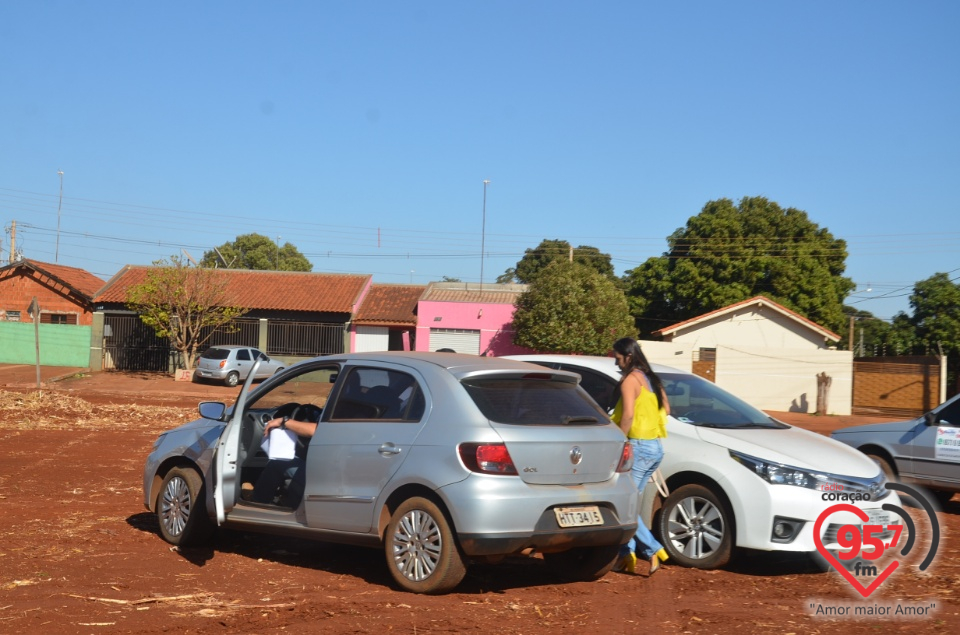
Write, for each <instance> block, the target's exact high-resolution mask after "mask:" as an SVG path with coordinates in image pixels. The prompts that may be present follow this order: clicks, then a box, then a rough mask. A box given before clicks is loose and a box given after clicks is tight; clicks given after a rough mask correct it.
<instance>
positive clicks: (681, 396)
mask: <svg viewBox="0 0 960 635" xmlns="http://www.w3.org/2000/svg"><path fill="white" fill-rule="evenodd" d="M658 376H659V377H660V380H661V381H662V382H663V388H664V391H666V393H667V401H669V402H670V414H671V415H672V416H673V417H674V418H675V419H676V420H677V421H680V422H681V423H691V424H694V425H700V426H707V427H714V428H787V427H789V426H786V425H785V424H782V423H779V422H777V421H775V420H774V419H772V418H771V417H770V416H769V415H767V414H765V413H764V412H762V411H760V410H758V409H756V408H754V407H753V406H751V405H750V404H748V403H746V402H745V401H743V400H741V399H740V398H738V397H735V396H734V395H732V394H730V393H728V392H727V391H725V390H724V389H722V388H720V387H719V386H717V385H716V384H714V383H713V382H710V381H707V380H705V379H703V378H701V377H697V376H696V375H680V374H674V373H660V374H659V375H658Z"/></svg>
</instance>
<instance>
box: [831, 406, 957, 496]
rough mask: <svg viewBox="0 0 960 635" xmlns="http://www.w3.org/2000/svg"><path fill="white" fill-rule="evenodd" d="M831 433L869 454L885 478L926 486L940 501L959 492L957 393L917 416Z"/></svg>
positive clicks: (837, 438)
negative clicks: (884, 473)
mask: <svg viewBox="0 0 960 635" xmlns="http://www.w3.org/2000/svg"><path fill="white" fill-rule="evenodd" d="M830 436H832V437H833V438H834V439H836V440H837V441H840V442H842V443H846V444H847V445H849V446H851V447H854V448H857V449H858V450H860V451H861V452H863V453H865V454H866V455H868V456H869V457H870V458H871V459H873V460H874V461H876V462H877V463H878V464H879V465H880V467H881V468H882V469H883V471H884V472H886V473H887V476H888V478H891V479H896V480H900V481H903V482H904V483H914V484H917V485H922V486H924V487H926V488H927V489H928V490H929V491H931V492H932V493H933V495H934V496H935V497H936V498H937V499H938V500H939V501H940V503H941V504H945V503H946V502H947V501H949V500H950V499H951V498H953V495H954V494H956V493H957V492H960V395H957V396H955V397H953V398H952V399H949V400H947V401H945V402H944V403H942V404H940V405H939V406H937V407H936V408H934V409H933V410H931V411H930V412H928V413H926V414H924V415H923V416H921V417H917V418H916V419H911V420H909V421H896V422H893V423H874V424H870V425H863V426H851V427H849V428H842V429H840V430H835V431H834V432H833V434H831V435H830Z"/></svg>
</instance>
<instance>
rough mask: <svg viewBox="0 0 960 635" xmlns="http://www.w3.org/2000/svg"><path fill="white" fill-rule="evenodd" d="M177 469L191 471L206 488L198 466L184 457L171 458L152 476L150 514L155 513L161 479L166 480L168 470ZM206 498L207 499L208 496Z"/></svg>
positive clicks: (204, 479) (201, 471)
mask: <svg viewBox="0 0 960 635" xmlns="http://www.w3.org/2000/svg"><path fill="white" fill-rule="evenodd" d="M177 467H180V468H187V469H191V470H193V471H194V472H196V473H197V474H199V475H200V481H201V482H202V483H203V487H204V488H206V487H207V479H206V477H205V476H204V474H203V470H201V469H200V466H198V465H197V464H196V463H194V462H193V461H191V460H190V459H188V458H187V457H185V456H172V457H170V458H168V459H167V460H165V461H164V462H163V463H161V464H160V465H159V466H158V467H157V471H156V473H154V475H153V480H152V481H151V483H150V507H149V509H150V511H151V512H156V511H157V498H158V497H159V496H160V487H161V485H162V484H163V479H165V478H167V474H169V473H170V470H172V469H174V468H177ZM207 498H208V499H209V496H208V497H207Z"/></svg>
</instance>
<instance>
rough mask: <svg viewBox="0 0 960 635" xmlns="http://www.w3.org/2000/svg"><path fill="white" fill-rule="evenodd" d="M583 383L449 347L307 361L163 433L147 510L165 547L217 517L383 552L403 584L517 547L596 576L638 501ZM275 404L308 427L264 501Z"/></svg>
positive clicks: (148, 484)
mask: <svg viewBox="0 0 960 635" xmlns="http://www.w3.org/2000/svg"><path fill="white" fill-rule="evenodd" d="M578 380H579V378H578V377H577V375H575V374H573V373H569V372H564V371H559V370H551V369H545V368H542V367H540V366H535V365H532V364H527V363H523V362H518V361H513V360H505V359H496V358H486V357H477V356H473V355H458V354H451V353H357V354H350V355H337V356H330V357H321V358H316V359H314V360H310V361H306V362H301V363H299V364H297V365H295V366H292V367H290V368H288V369H287V370H285V371H284V372H282V373H280V374H278V375H276V376H274V377H272V378H270V379H269V380H267V381H265V382H264V383H263V384H261V385H260V386H259V387H257V388H256V389H255V390H253V391H250V392H248V389H249V387H250V382H251V380H250V379H248V380H247V382H246V384H245V385H244V388H243V390H242V391H241V392H240V395H239V397H238V399H237V402H236V403H235V404H234V405H233V407H232V408H228V407H227V406H226V405H225V404H222V403H213V402H206V403H202V404H200V414H201V417H202V418H201V419H198V420H196V421H194V422H192V423H188V424H186V425H183V426H180V427H178V428H175V429H173V430H170V431H169V432H165V433H163V434H161V435H160V437H159V438H158V439H157V441H156V443H154V446H153V451H152V452H151V454H150V456H149V457H148V458H147V461H146V465H145V468H144V483H143V484H144V504H145V505H146V507H147V508H148V509H150V510H152V511H155V512H156V513H157V516H158V518H159V521H160V531H161V534H162V535H163V537H164V538H165V539H166V540H167V541H169V542H171V543H173V544H175V545H188V544H192V543H197V542H200V541H202V540H203V539H205V538H206V537H207V536H208V535H209V533H210V530H211V529H212V528H213V527H214V526H216V525H222V526H224V527H232V528H236V529H253V530H257V531H261V532H267V533H276V534H282V535H295V536H301V537H308V538H317V539H320V540H328V541H333V542H342V543H349V544H355V545H366V546H370V547H377V548H380V549H383V550H384V553H385V556H386V561H387V566H388V568H389V570H390V572H391V574H392V576H393V579H394V580H395V581H396V582H397V584H398V585H399V586H400V587H402V588H403V589H405V590H408V591H415V592H421V593H443V592H446V591H449V590H451V589H452V588H454V587H455V586H456V585H457V584H458V583H459V582H460V580H461V579H462V578H463V576H464V575H465V572H466V568H467V566H468V565H469V564H470V563H471V562H478V561H487V562H496V561H497V560H499V559H502V558H503V557H504V556H507V555H511V554H519V553H525V552H539V553H541V554H542V555H543V559H544V560H545V561H546V564H547V565H548V566H549V567H551V568H552V569H553V570H554V571H556V573H558V574H559V575H560V576H562V577H564V578H566V579H574V580H592V579H596V578H598V577H600V576H602V575H603V574H605V573H606V572H607V571H608V570H609V569H610V568H611V567H612V565H613V563H614V561H615V560H616V556H617V552H618V549H619V547H620V545H622V544H624V543H625V542H626V541H627V540H629V538H630V536H632V535H633V532H634V531H635V530H636V519H637V504H638V501H637V496H636V490H635V487H634V485H633V483H632V480H631V478H630V474H629V469H630V465H631V463H632V451H631V449H630V445H629V444H628V443H626V442H625V440H624V438H623V435H622V434H621V433H620V430H619V429H618V428H617V426H615V425H614V424H613V423H611V422H610V421H609V419H608V418H607V417H606V413H605V412H604V411H603V410H601V409H600V408H599V407H598V406H597V404H596V403H595V402H594V401H593V400H592V399H591V398H590V396H589V395H588V394H587V393H586V392H585V391H583V390H582V389H581V388H580V387H579V385H578ZM281 415H284V416H287V417H292V418H293V419H297V420H300V421H303V422H308V423H311V424H312V423H313V422H316V427H315V431H314V432H313V434H312V436H309V437H306V438H299V439H297V440H296V445H297V446H298V447H297V448H296V449H295V455H296V458H295V459H290V460H291V461H297V462H298V463H299V464H300V465H302V466H303V467H302V468H300V469H303V470H305V472H298V471H295V472H294V473H292V474H289V473H288V474H285V475H284V476H285V478H286V477H288V478H289V481H285V480H284V481H282V482H281V484H280V486H279V491H278V492H277V493H276V496H272V495H271V496H270V497H269V500H267V501H262V502H256V501H255V500H253V499H254V498H259V497H258V496H254V497H253V498H251V497H249V494H250V492H252V491H253V492H255V491H256V490H257V484H258V482H259V479H260V478H261V476H262V475H264V474H265V473H273V474H276V473H277V472H276V471H275V470H274V469H273V468H275V467H276V464H273V465H271V462H272V461H276V460H277V459H271V458H269V456H268V455H267V454H266V453H265V452H264V449H263V446H262V444H261V441H262V437H263V430H264V426H265V424H266V423H267V422H269V421H271V420H273V419H275V418H277V417H279V416H281ZM286 421H288V420H285V422H286ZM290 425H291V427H297V426H293V424H290ZM270 436H271V439H270V445H271V446H272V445H273V444H274V439H273V433H272V432H271V435H270ZM272 451H273V449H272V448H271V452H272ZM286 465H287V464H283V465H282V466H281V467H285V466H286ZM289 465H292V463H290V464H289ZM298 475H299V477H301V478H302V482H303V487H302V490H301V492H302V494H300V493H297V492H295V489H296V488H293V483H294V482H295V479H297V478H298ZM271 491H272V490H271ZM261 500H262V499H261Z"/></svg>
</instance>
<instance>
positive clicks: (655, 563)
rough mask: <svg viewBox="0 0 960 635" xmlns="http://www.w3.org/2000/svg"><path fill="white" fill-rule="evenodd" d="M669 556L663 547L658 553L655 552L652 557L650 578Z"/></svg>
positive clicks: (648, 575)
mask: <svg viewBox="0 0 960 635" xmlns="http://www.w3.org/2000/svg"><path fill="white" fill-rule="evenodd" d="M669 558H670V555H669V554H668V553H667V552H666V550H664V549H661V550H660V551H658V552H657V553H655V554H653V557H652V558H650V573H648V574H647V577H648V578H649V577H650V576H652V575H653V574H654V573H656V572H657V571H659V570H660V564H661V563H662V562H663V561H665V560H668V559H669Z"/></svg>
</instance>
